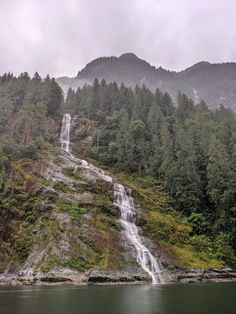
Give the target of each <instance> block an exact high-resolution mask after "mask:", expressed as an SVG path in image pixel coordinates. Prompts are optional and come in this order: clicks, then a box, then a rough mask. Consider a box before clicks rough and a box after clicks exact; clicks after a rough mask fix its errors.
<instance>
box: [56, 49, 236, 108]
mask: <svg viewBox="0 0 236 314" xmlns="http://www.w3.org/2000/svg"><path fill="white" fill-rule="evenodd" d="M95 78H98V79H99V80H102V79H105V80H106V81H107V82H113V81H116V82H117V83H118V84H121V83H124V84H125V85H127V86H130V87H132V88H134V87H135V86H136V85H140V86H142V85H143V84H145V85H146V86H147V87H148V88H150V89H151V90H152V91H155V90H156V89H157V88H159V89H160V90H161V91H162V92H168V93H169V94H170V95H171V96H172V97H173V99H174V100H175V99H176V96H177V93H178V91H179V90H180V91H181V92H184V93H185V94H186V95H187V96H188V97H191V98H192V99H193V100H194V101H195V102H199V101H200V100H205V101H206V102H207V103H208V105H209V106H210V108H212V109H215V108H217V107H219V105H220V104H223V105H225V106H226V107H230V108H232V109H233V110H236V64H235V63H224V64H211V63H209V62H199V63H197V64H195V65H193V66H192V67H190V68H187V69H186V70H184V71H181V72H170V71H167V70H165V69H162V68H161V67H160V68H155V67H154V66H151V65H150V64H149V63H147V62H146V61H144V60H141V59H139V58H138V57H137V56H136V55H134V54H132V53H127V54H123V55H121V56H120V57H119V58H117V57H102V58H98V59H95V60H94V61H92V62H90V63H89V64H87V65H86V67H85V68H84V69H82V70H81V71H80V72H78V75H77V76H76V77H75V78H68V77H61V78H58V79H57V82H58V83H59V84H60V85H61V87H62V88H63V89H64V91H66V90H67V89H68V88H69V87H72V88H74V89H76V88H78V87H79V86H80V87H82V86H83V85H84V84H85V83H87V84H91V83H92V82H93V80H94V79H95Z"/></svg>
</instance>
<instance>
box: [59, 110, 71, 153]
mask: <svg viewBox="0 0 236 314" xmlns="http://www.w3.org/2000/svg"><path fill="white" fill-rule="evenodd" d="M70 126H71V115H70V114H69V113H66V114H64V116H63V120H62V127H61V136H60V142H61V148H62V149H63V150H65V151H66V152H67V153H69V152H70Z"/></svg>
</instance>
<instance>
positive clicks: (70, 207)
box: [56, 198, 88, 219]
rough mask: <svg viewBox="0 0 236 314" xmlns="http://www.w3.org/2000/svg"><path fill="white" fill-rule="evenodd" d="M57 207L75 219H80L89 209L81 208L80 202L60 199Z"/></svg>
mask: <svg viewBox="0 0 236 314" xmlns="http://www.w3.org/2000/svg"><path fill="white" fill-rule="evenodd" d="M56 205H57V208H59V210H61V211H65V212H67V213H68V214H70V215H71V217H72V218H74V219H79V218H80V216H81V215H83V214H85V213H86V212H87V211H88V208H85V207H81V206H80V204H79V203H78V202H76V201H72V200H66V199H61V198H59V199H58V200H57V203H56Z"/></svg>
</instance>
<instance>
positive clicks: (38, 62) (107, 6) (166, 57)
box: [0, 0, 236, 76]
mask: <svg viewBox="0 0 236 314" xmlns="http://www.w3.org/2000/svg"><path fill="white" fill-rule="evenodd" d="M125 52H134V53H135V54H136V55H137V56H139V57H140V58H142V59H145V60H146V61H148V62H149V63H151V64H152V65H155V66H162V67H164V68H167V69H171V70H181V69H184V68H186V67H188V66H190V65H192V64H193V63H196V62H198V61H201V60H205V61H210V62H225V61H236V2H235V0H0V73H3V72H9V71H10V72H14V73H15V74H19V73H20V72H23V71H28V72H29V73H30V74H32V73H34V72H35V71H38V72H39V73H40V74H41V75H42V76H44V75H45V74H46V73H49V74H50V75H52V76H60V75H64V74H66V75H69V76H75V75H76V73H77V71H78V70H79V69H81V68H82V67H84V66H85V64H86V63H88V62H89V61H91V60H93V59H95V58H97V57H99V56H110V55H115V56H119V55H120V54H122V53H125Z"/></svg>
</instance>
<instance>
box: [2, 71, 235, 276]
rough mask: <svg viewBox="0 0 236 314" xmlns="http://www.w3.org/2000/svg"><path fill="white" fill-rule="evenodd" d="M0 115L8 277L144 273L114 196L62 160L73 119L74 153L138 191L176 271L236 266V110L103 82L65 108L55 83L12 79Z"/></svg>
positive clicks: (145, 226)
mask: <svg viewBox="0 0 236 314" xmlns="http://www.w3.org/2000/svg"><path fill="white" fill-rule="evenodd" d="M0 112H1V116H0V153H1V154H0V272H4V271H9V272H10V271H16V270H20V269H21V270H22V269H23V270H27V269H31V268H30V267H34V270H35V271H49V270H52V269H55V267H59V269H61V268H62V269H64V268H70V269H75V270H77V271H86V270H91V269H98V270H101V269H102V270H110V269H112V270H114V271H117V270H120V269H124V268H125V267H126V268H128V269H129V270H130V268H131V267H133V269H134V268H135V258H134V257H132V254H131V253H132V249H130V246H128V244H127V243H125V240H124V239H123V238H122V228H121V225H120V222H119V212H118V209H117V208H116V207H115V206H114V204H113V190H112V187H111V186H110V185H109V184H107V183H104V182H103V181H102V180H100V179H99V175H98V177H96V175H94V173H93V174H92V175H91V174H89V175H88V173H87V172H88V170H86V169H87V168H86V166H84V165H83V164H80V163H77V164H76V162H75V161H73V162H72V161H71V160H70V159H68V158H70V156H67V157H66V158H65V156H63V154H62V153H61V152H60V143H59V133H60V129H61V121H62V116H63V114H64V113H66V112H69V113H71V115H72V117H73V121H72V127H71V142H72V150H73V153H74V154H75V155H76V156H78V157H79V158H81V157H83V158H85V159H86V160H88V161H92V162H93V163H95V164H96V163H97V164H98V165H99V166H100V167H104V168H105V169H106V171H107V173H109V174H111V175H114V178H116V179H114V180H117V182H119V181H120V182H122V183H123V184H126V185H127V186H128V187H130V188H131V189H132V191H133V196H134V201H135V205H137V213H138V216H139V217H138V224H139V227H140V228H141V229H142V232H143V234H144V236H145V237H146V238H147V239H148V238H149V240H147V243H149V242H148V241H151V242H150V243H152V244H150V246H149V247H150V248H151V250H152V252H153V254H154V255H155V256H156V257H158V258H160V263H162V265H164V267H166V269H169V268H171V267H178V268H212V267H218V268H220V267H224V266H235V250H236V232H235V231H236V225H235V224H236V222H235V202H236V117H235V114H234V113H233V112H232V111H231V110H229V109H226V108H224V107H223V106H222V107H220V108H219V109H218V110H216V111H215V112H212V111H210V110H209V109H208V107H207V105H206V104H205V103H204V102H201V103H198V104H196V105H194V103H193V101H192V100H191V99H188V98H187V97H186V96H185V95H184V94H179V96H178V106H177V107H176V106H174V105H173V102H172V100H171V98H170V96H169V95H168V94H167V93H165V94H163V93H161V92H160V91H159V90H157V91H156V92H155V93H152V92H151V91H150V90H149V89H147V88H146V87H145V86H143V87H142V88H140V87H136V88H135V90H132V89H131V88H127V87H125V86H124V85H123V84H122V85H121V86H120V87H119V86H118V85H117V84H116V83H109V84H108V83H106V82H105V81H104V80H102V81H101V82H99V81H98V80H97V79H96V80H95V81H94V83H93V85H92V86H84V87H83V88H79V89H78V90H77V91H73V90H72V89H69V91H68V94H67V97H66V99H65V100H64V99H63V96H62V90H61V88H60V87H59V86H58V84H57V83H56V82H55V80H54V79H51V78H50V77H49V76H48V77H46V79H41V78H40V76H39V75H38V74H37V73H36V74H35V76H34V77H33V78H30V77H29V76H28V74H27V73H23V74H21V75H20V76H19V77H14V76H13V75H11V74H5V75H3V76H2V77H0ZM95 174H96V171H95ZM94 178H95V179H94ZM130 252H131V253H130ZM22 265H24V267H23V266H22ZM29 265H31V266H29ZM32 265H33V266H32ZM136 266H137V265H136ZM21 267H23V268H21Z"/></svg>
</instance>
